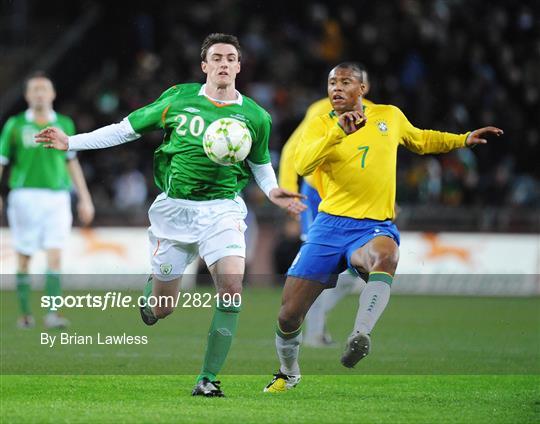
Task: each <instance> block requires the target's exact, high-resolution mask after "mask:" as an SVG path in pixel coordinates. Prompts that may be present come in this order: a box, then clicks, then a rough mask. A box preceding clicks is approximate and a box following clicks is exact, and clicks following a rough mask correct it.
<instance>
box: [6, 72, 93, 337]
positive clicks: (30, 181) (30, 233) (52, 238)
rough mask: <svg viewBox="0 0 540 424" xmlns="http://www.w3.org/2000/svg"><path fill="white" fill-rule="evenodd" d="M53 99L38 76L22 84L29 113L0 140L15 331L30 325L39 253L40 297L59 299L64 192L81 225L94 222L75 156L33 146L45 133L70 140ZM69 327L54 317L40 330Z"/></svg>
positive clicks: (67, 217)
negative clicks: (12, 254) (42, 256)
mask: <svg viewBox="0 0 540 424" xmlns="http://www.w3.org/2000/svg"><path fill="white" fill-rule="evenodd" d="M55 96H56V93H55V90H54V86H53V83H52V81H51V80H50V79H49V78H47V77H46V76H45V74H43V73H41V72H37V73H35V74H33V75H32V76H30V77H29V78H28V79H27V81H26V87H25V98H26V101H27V103H28V109H27V110H26V111H25V112H22V113H20V114H18V115H15V116H12V117H11V118H9V119H8V120H7V122H6V124H5V125H4V127H3V129H2V134H1V135H0V177H1V175H2V171H3V167H4V166H5V165H7V164H8V163H10V164H11V173H10V178H9V188H10V189H11V191H10V193H9V197H8V206H7V214H8V221H9V227H10V228H11V237H12V239H13V245H14V248H15V251H16V252H17V275H16V284H17V296H18V299H19V305H20V309H21V317H20V318H19V320H18V326H19V327H20V328H30V327H33V326H34V324H35V321H34V318H33V316H32V310H31V308H30V291H31V278H30V275H29V267H30V260H31V258H32V255H33V254H34V253H36V252H37V251H38V250H40V249H45V251H46V254H47V270H46V277H45V294H46V295H48V296H58V295H60V294H61V289H60V271H61V254H62V248H63V247H64V245H65V243H66V242H67V239H68V236H69V232H70V229H71V222H72V217H71V202H70V196H69V190H70V188H71V183H72V182H73V184H74V185H75V189H76V191H77V195H78V198H79V201H78V205H77V211H78V215H79V219H80V221H81V223H82V224H84V225H88V224H89V223H90V222H92V219H93V218H94V206H93V204H92V199H91V197H90V193H89V192H88V188H87V186H86V181H85V179H84V175H83V173H82V170H81V167H80V165H79V162H78V160H77V158H76V157H75V153H74V152H68V153H66V152H59V151H55V150H48V149H45V148H44V147H43V146H40V145H38V144H36V143H35V142H34V135H35V134H37V133H38V132H39V131H40V130H42V129H44V128H46V127H50V126H53V127H56V128H59V129H62V130H63V131H64V132H65V133H66V134H74V133H75V126H74V124H73V121H72V120H71V119H70V118H68V117H67V116H64V115H60V114H59V113H56V112H55V111H54V110H53V101H54V99H55ZM67 325H68V321H67V320H66V319H65V318H64V317H62V316H61V315H59V314H58V313H56V312H52V311H49V313H48V314H47V315H46V316H45V326H46V327H48V328H62V327H66V326H67Z"/></svg>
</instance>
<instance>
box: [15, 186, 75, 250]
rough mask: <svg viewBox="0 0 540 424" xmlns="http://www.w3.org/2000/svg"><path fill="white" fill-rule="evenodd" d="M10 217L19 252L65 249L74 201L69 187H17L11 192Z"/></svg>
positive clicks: (16, 248)
mask: <svg viewBox="0 0 540 424" xmlns="http://www.w3.org/2000/svg"><path fill="white" fill-rule="evenodd" d="M7 217H8V222H9V228H10V229H11V238H12V240H13V247H14V249H15V251H16V252H18V253H22V254H23V255H28V256H31V255H33V254H34V253H35V252H37V251H38V250H41V249H62V248H63V247H64V245H65V244H66V242H67V240H68V238H69V233H70V230H71V223H72V221H73V217H72V215H71V200H70V196H69V192H68V191H65V190H48V189H42V188H17V189H14V190H11V191H10V192H9V195H8V207H7Z"/></svg>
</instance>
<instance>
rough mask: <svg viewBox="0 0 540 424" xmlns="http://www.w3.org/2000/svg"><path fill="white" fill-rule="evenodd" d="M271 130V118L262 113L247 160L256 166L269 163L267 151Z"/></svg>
mask: <svg viewBox="0 0 540 424" xmlns="http://www.w3.org/2000/svg"><path fill="white" fill-rule="evenodd" d="M271 129H272V118H271V117H270V115H269V114H268V113H267V112H266V111H264V113H263V116H262V118H261V123H260V125H259V127H258V129H257V137H256V139H255V142H254V143H253V144H252V146H251V151H250V152H249V155H248V159H249V161H250V162H252V163H254V164H256V165H263V164H265V163H270V152H269V151H268V140H269V139H270V130H271Z"/></svg>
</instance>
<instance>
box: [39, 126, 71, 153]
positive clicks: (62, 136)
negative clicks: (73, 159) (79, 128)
mask: <svg viewBox="0 0 540 424" xmlns="http://www.w3.org/2000/svg"><path fill="white" fill-rule="evenodd" d="M35 141H36V143H41V144H43V147H45V148H46V149H56V150H67V149H68V148H69V137H68V136H67V135H66V133H65V132H64V131H62V130H61V129H60V128H55V127H48V128H45V129H43V130H41V131H40V132H38V133H37V134H36V136H35Z"/></svg>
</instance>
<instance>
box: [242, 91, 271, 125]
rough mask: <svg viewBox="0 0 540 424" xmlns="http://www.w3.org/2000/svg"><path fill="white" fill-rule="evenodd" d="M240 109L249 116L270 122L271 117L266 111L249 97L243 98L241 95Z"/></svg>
mask: <svg viewBox="0 0 540 424" xmlns="http://www.w3.org/2000/svg"><path fill="white" fill-rule="evenodd" d="M242 108H243V109H244V110H246V111H249V112H250V113H251V114H253V115H255V116H256V117H257V118H259V119H268V120H270V121H272V117H271V116H270V114H269V113H268V111H267V110H266V109H265V108H263V107H262V106H261V105H259V104H258V103H257V102H256V101H255V100H253V99H252V98H251V97H248V96H244V95H243V94H242Z"/></svg>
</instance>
